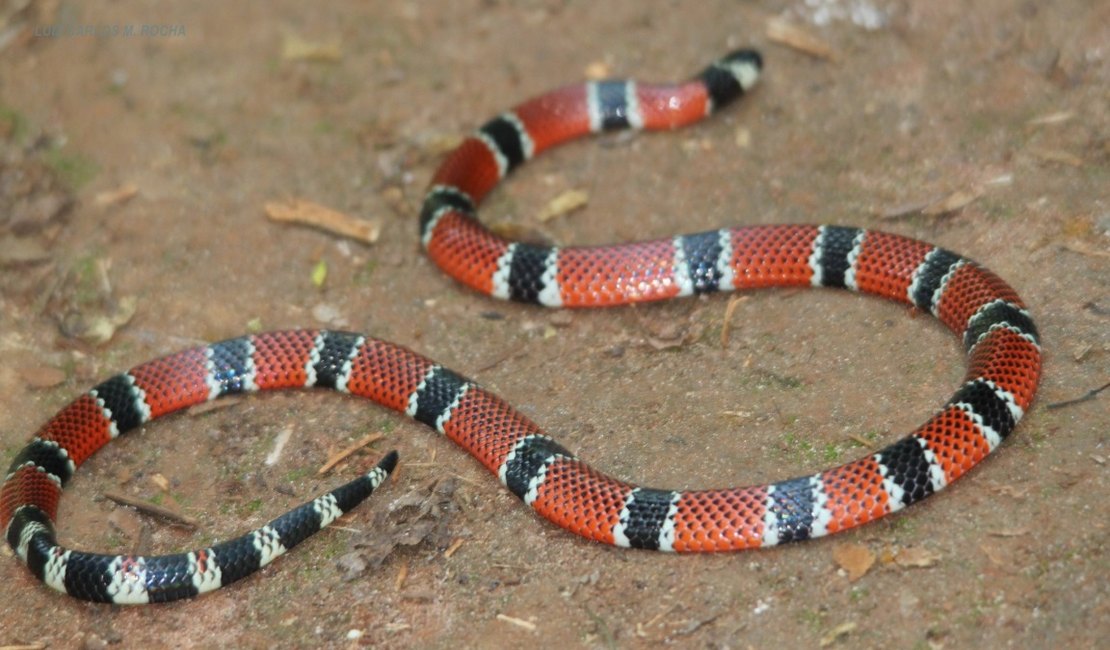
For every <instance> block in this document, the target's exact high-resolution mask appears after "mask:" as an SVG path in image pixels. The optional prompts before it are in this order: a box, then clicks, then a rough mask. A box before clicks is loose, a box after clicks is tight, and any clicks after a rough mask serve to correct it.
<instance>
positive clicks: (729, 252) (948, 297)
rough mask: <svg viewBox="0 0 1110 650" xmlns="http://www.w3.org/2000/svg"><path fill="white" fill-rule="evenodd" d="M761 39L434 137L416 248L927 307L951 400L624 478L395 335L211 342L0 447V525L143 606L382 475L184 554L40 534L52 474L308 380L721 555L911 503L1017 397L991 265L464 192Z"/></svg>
mask: <svg viewBox="0 0 1110 650" xmlns="http://www.w3.org/2000/svg"><path fill="white" fill-rule="evenodd" d="M761 69H762V59H761V57H760V55H759V54H758V53H757V52H755V51H752V50H740V51H737V52H734V53H732V54H729V55H728V56H726V57H724V58H722V59H720V60H718V61H716V62H714V63H713V64H712V65H710V66H709V67H707V68H706V69H705V70H703V71H702V72H701V73H700V74H699V75H697V76H696V77H695V78H693V79H692V80H690V81H688V82H685V83H680V84H660V85H652V84H644V83H637V82H635V81H598V82H588V83H584V84H578V85H573V86H569V87H565V88H562V89H559V90H555V91H552V92H549V93H547V94H544V95H542V96H539V97H536V98H534V99H532V100H530V101H527V102H525V103H523V104H521V105H519V106H517V107H516V108H514V109H512V110H510V111H507V112H505V113H502V114H501V115H499V116H497V117H495V118H493V119H492V120H490V121H489V122H487V123H486V124H485V125H483V126H482V127H481V128H479V129H478V130H477V131H476V132H475V133H474V134H472V135H471V136H470V137H468V138H466V139H465V140H464V141H463V143H462V144H461V145H460V146H459V147H458V148H457V149H455V150H454V151H453V152H452V153H451V154H449V155H448V156H447V158H446V160H445V161H444V162H443V163H442V165H441V166H440V167H439V169H438V171H437V172H436V173H435V175H434V177H433V179H432V183H431V188H430V190H429V191H428V194H427V197H426V200H425V202H424V206H423V209H422V212H421V215H420V235H421V241H422V243H423V245H424V247H425V248H426V249H427V252H428V254H429V255H430V257H431V258H432V259H433V260H434V261H435V263H436V264H438V265H439V266H440V267H441V268H442V269H443V270H444V271H446V272H447V273H448V274H449V275H451V276H452V277H454V278H456V279H457V280H458V281H460V282H462V283H463V284H466V285H468V286H470V287H472V288H474V289H476V290H477V291H479V292H481V293H485V294H488V295H491V296H494V297H497V298H506V299H511V300H516V301H521V302H528V303H538V304H541V305H545V306H549V307H592V306H609V305H620V304H627V303H633V302H643V301H654V300H662V299H666V298H672V297H676V296H688V295H692V294H700V293H706V292H712V291H728V290H739V289H748V288H756V287H794V286H820V287H841V288H845V289H850V290H852V291H858V292H862V293H868V294H874V295H878V296H882V297H885V298H888V299H891V300H894V301H897V302H901V303H904V304H907V305H912V306H915V307H917V308H918V309H920V310H922V311H926V312H929V313H932V314H933V315H935V316H936V317H937V318H939V319H940V321H941V322H942V323H944V324H945V325H947V326H948V328H949V329H951V330H952V331H953V332H955V333H956V334H957V335H959V336H960V337H961V338H962V340H963V344H964V347H965V348H966V350H967V354H968V358H969V363H968V370H967V374H966V376H965V378H964V380H963V382H962V383H961V384H960V386H959V388H958V389H957V390H956V392H955V394H954V395H953V396H952V398H951V399H950V400H948V402H947V403H946V404H945V405H944V406H943V408H941V409H940V410H939V411H938V412H937V413H936V414H935V415H933V416H932V417H931V418H929V420H928V421H927V422H925V423H924V424H923V425H921V426H920V427H919V428H917V429H916V430H915V431H913V432H912V433H911V434H909V435H908V436H906V437H904V438H902V439H901V440H898V441H897V442H895V443H893V444H891V445H889V446H887V447H885V448H883V449H881V450H879V451H876V452H873V453H869V454H867V455H866V456H864V457H862V458H859V459H858V460H854V461H852V462H849V463H847V464H845V465H841V466H839V467H834V468H832V469H828V470H825V471H822V472H820V473H817V474H813V475H809V476H802V477H799V478H792V479H789V480H784V481H781V482H779V483H773V484H770V485H756V486H751V487H743V488H731V489H720V490H695V491H682V492H679V491H671V490H659V489H651V488H642V487H636V486H633V485H630V484H628V483H625V482H623V481H619V480H616V479H613V478H610V477H608V476H606V475H604V474H602V473H600V472H598V471H597V470H594V469H592V468H591V467H590V466H588V465H586V464H585V463H584V462H582V461H580V460H578V459H577V458H576V457H575V456H574V454H573V453H571V452H570V451H568V450H567V449H565V448H563V447H562V446H561V445H559V444H558V443H557V442H556V441H555V440H553V439H552V438H550V437H548V436H547V435H546V434H545V433H544V432H543V431H542V430H541V429H540V428H539V427H538V426H537V425H535V424H533V423H532V422H531V421H529V420H528V419H527V418H525V417H524V416H522V415H521V414H520V413H518V412H517V411H515V410H514V409H513V408H512V407H510V406H509V405H507V404H506V403H505V402H503V401H502V400H501V399H499V398H498V397H496V396H495V395H493V394H491V393H489V392H488V391H486V390H484V389H482V388H481V387H479V386H478V385H476V384H475V383H473V382H471V381H469V380H467V379H466V378H464V377H462V376H461V375H459V374H456V373H454V372H452V371H451V370H448V369H446V368H444V367H442V366H439V365H437V364H435V363H434V362H432V361H430V360H428V359H425V358H424V357H422V356H420V355H418V354H416V353H414V352H411V351H409V350H406V349H404V348H402V347H399V346H396V345H393V344H391V343H387V342H385V341H379V340H375V339H372V338H368V337H364V336H362V335H359V334H353V333H349V332H335V331H308V330H296V331H287V332H274V333H269V334H258V335H252V336H244V337H240V338H235V339H230V340H227V341H223V342H221V343H215V344H212V345H208V346H204V347H198V348H194V349H190V350H186V351H183V352H179V353H177V354H173V355H170V356H167V357H163V358H161V359H157V360H154V361H150V362H148V363H145V364H142V365H140V366H138V367H136V368H133V369H132V370H130V371H128V372H125V373H123V374H119V375H116V376H114V377H112V378H110V379H108V380H107V381H104V382H103V383H101V384H99V385H97V386H96V387H95V388H93V389H92V390H90V391H89V392H88V393H86V394H84V395H82V396H80V397H79V398H77V399H76V400H75V401H74V402H72V403H71V404H70V405H69V406H67V407H66V408H65V409H63V410H62V411H61V412H60V413H58V414H57V415H56V416H54V417H53V418H52V419H51V420H49V421H48V422H47V423H46V424H45V425H44V426H43V427H42V428H41V429H40V430H39V431H38V433H37V434H36V435H35V436H34V438H33V439H32V440H31V442H30V443H29V444H28V445H27V446H26V447H25V448H24V449H23V450H22V451H20V452H19V453H18V454H17V455H16V457H15V459H14V460H13V461H12V463H11V466H10V468H9V470H8V474H7V476H6V478H5V479H4V484H3V488H2V491H0V526H2V527H3V529H4V532H5V535H6V537H7V540H8V543H9V544H10V545H11V547H12V548H13V549H15V552H16V554H17V555H18V557H19V558H20V559H21V560H23V561H24V562H25V563H26V564H27V566H28V567H29V568H30V570H31V572H32V573H33V574H34V575H35V576H36V577H37V578H39V579H40V580H42V581H43V582H45V583H46V584H47V585H49V586H50V587H52V588H54V589H56V590H58V591H63V592H66V593H68V594H70V595H72V596H76V597H78V598H83V599H87V600H93V601H104V602H113V603H147V602H162V601H169V600H175V599H178V598H184V597H189V596H194V595H196V594H199V593H203V592H206V591H210V590H212V589H216V588H218V587H221V586H223V585H226V584H228V583H230V582H233V581H235V580H238V579H239V578H242V577H244V576H246V575H249V574H250V573H252V572H254V571H256V570H258V569H259V568H260V567H262V566H265V565H266V564H267V563H269V562H270V561H271V560H273V559H274V558H276V557H278V556H279V555H281V554H282V553H284V552H285V551H286V550H288V549H289V548H291V547H293V546H294V545H296V544H298V543H299V542H301V541H302V540H304V539H305V538H307V537H308V536H310V535H312V534H313V533H315V532H317V531H318V530H320V529H321V528H323V527H324V526H326V525H328V524H329V523H331V522H332V521H334V520H335V519H336V518H337V517H339V516H340V515H341V514H342V513H344V512H346V511H347V510H349V509H351V508H353V507H354V506H355V505H357V504H358V503H359V502H361V501H362V500H363V499H365V498H366V497H367V496H369V495H370V493H371V492H372V491H373V490H374V489H375V488H377V487H378V485H379V484H380V483H381V482H382V481H384V480H385V478H386V477H387V476H388V474H389V473H390V471H392V469H393V468H394V465H395V463H396V462H397V455H396V453H395V452H391V453H389V454H388V455H386V456H385V457H384V458H383V459H382V460H381V462H380V463H379V464H378V465H377V466H376V467H374V468H373V469H371V470H370V471H369V472H368V473H366V474H364V475H362V476H360V477H358V478H356V479H355V480H354V481H352V482H350V483H348V484H347V485H344V486H342V487H340V488H338V489H336V490H334V491H332V492H330V493H328V494H326V495H324V496H322V497H320V498H317V499H315V500H313V501H311V502H309V503H307V504H305V505H302V506H300V507H299V508H296V509H294V510H292V511H290V512H289V513H286V514H285V515H283V516H281V517H279V518H278V519H275V520H274V521H272V522H270V523H269V524H268V525H266V526H263V527H261V528H259V529H257V530H255V531H252V532H250V533H248V534H246V535H244V536H242V537H239V538H236V539H233V540H231V541H228V542H224V543H221V544H216V545H214V546H211V547H209V548H205V549H202V550H199V551H195V552H191V553H182V554H174V555H164V556H146V557H143V556H134V555H101V554H92V553H84V552H79V551H72V550H68V549H65V548H63V547H61V546H59V545H58V544H57V542H56V537H55V531H54V519H55V514H56V511H57V505H58V501H59V498H60V496H61V493H62V488H63V486H65V484H66V482H67V481H68V480H69V479H70V478H71V477H72V475H73V473H74V471H75V470H76V468H77V467H78V466H79V465H81V463H83V462H84V461H85V459H87V458H88V457H89V456H90V455H91V454H92V453H93V452H95V451H96V450H97V449H99V448H100V447H101V446H103V445H104V444H106V443H107V442H109V441H110V440H112V439H113V438H115V437H116V436H118V435H120V434H123V433H126V432H127V431H130V430H133V429H135V428H136V427H138V426H141V425H143V424H144V423H146V422H147V421H149V420H152V419H154V418H157V417H160V416H162V415H165V414H167V413H170V412H173V411H177V410H180V409H182V408H185V407H188V406H190V405H194V404H199V403H202V402H205V401H208V400H212V399H215V398H217V397H220V396H223V395H228V394H234V393H242V392H250V391H256V390H272V389H281V388H301V387H310V386H316V387H325V388H331V389H334V390H337V391H340V392H343V393H351V394H353V395H359V396H361V397H365V398H368V399H370V400H372V401H375V402H377V403H379V404H381V405H383V406H386V407H388V408H391V409H394V410H396V411H400V412H403V413H405V414H406V415H408V416H410V417H412V418H414V419H416V420H419V421H420V422H423V423H425V424H427V425H428V426H430V427H432V428H434V429H435V430H436V431H438V432H440V433H442V434H444V435H445V436H447V437H449V438H451V439H452V440H454V441H455V442H456V443H458V444H459V446H461V447H462V448H463V449H465V450H466V451H468V452H469V453H470V454H471V455H472V456H474V457H475V458H476V459H477V460H478V461H479V462H480V463H481V464H482V465H484V466H485V467H486V468H487V469H489V470H490V471H491V472H493V473H494V474H496V475H497V476H498V477H499V478H500V480H501V482H502V483H503V484H504V485H505V486H506V487H507V488H508V489H509V490H510V491H512V493H513V494H515V495H517V496H518V497H520V499H522V500H523V501H524V502H525V503H526V504H528V505H529V506H531V507H532V508H533V509H535V510H536V511H537V512H538V513H540V514H541V515H543V516H544V517H546V518H547V519H549V520H551V521H552V522H554V523H555V524H557V525H559V526H562V527H563V528H566V529H567V530H570V531H572V532H575V533H577V534H579V535H582V536H584V537H587V538H590V539H593V540H597V541H599V542H603V543H606V544H612V545H616V546H626V547H635V548H646V549H658V550H664V551H677V552H693V551H727V550H737V549H746V548H755V547H765V546H773V545H776V544H782V543H785V542H792V541H798V540H804V539H809V538H814V537H820V536H822V535H827V534H831V533H836V532H839V531H842V530H845V529H848V528H852V527H854V526H858V525H860V524H864V523H867V522H869V521H872V520H874V519H877V518H879V517H882V516H884V515H886V514H889V513H892V512H895V511H898V510H900V509H902V508H903V507H905V506H907V505H909V504H911V503H915V502H917V501H920V500H922V499H924V498H925V497H927V496H929V495H931V494H933V493H934V492H936V491H938V490H940V489H941V488H943V487H945V486H947V485H948V484H950V483H951V482H952V481H954V480H956V479H957V478H959V477H960V476H962V475H963V474H964V473H965V472H967V471H968V470H970V469H971V468H972V467H974V466H975V465H976V464H977V463H979V462H980V461H981V460H983V459H984V458H985V457H986V456H987V455H988V454H989V453H990V452H991V451H992V450H993V449H994V448H995V447H996V446H998V445H999V443H1001V442H1002V440H1003V439H1004V438H1006V436H1007V435H1008V434H1009V433H1010V432H1011V431H1012V430H1013V429H1014V427H1015V425H1016V424H1017V422H1018V420H1019V419H1020V418H1021V417H1022V415H1023V414H1024V413H1025V412H1026V411H1027V410H1028V408H1029V406H1030V403H1031V402H1032V400H1033V395H1034V393H1035V391H1036V388H1037V383H1038V381H1039V378H1040V372H1041V351H1040V346H1039V341H1038V335H1037V331H1036V328H1035V326H1034V325H1033V321H1032V320H1031V318H1030V316H1029V314H1028V313H1027V311H1026V309H1025V305H1024V304H1023V303H1022V301H1021V299H1020V298H1019V297H1018V296H1017V295H1016V293H1015V292H1014V291H1013V290H1012V289H1011V288H1010V287H1009V286H1008V285H1007V284H1006V283H1004V282H1003V281H1002V280H1000V279H999V278H998V277H997V276H995V275H994V274H993V273H991V272H990V271H988V270H986V269H985V268H983V267H982V266H979V265H978V264H976V263H974V262H972V261H971V260H968V259H966V258H964V257H961V256H959V255H957V254H955V253H952V252H950V251H947V250H945V249H943V248H938V247H935V246H932V245H930V244H927V243H924V242H921V241H917V240H914V239H908V238H905V237H901V236H898V235H892V234H886V233H882V232H876V231H872V230H864V229H860V228H852V227H846V226H833V225H826V226H816V225H775V226H750V227H737V228H725V229H721V230H714V231H710V232H704V233H698V234H693V235H680V236H677V237H673V238H670V239H661V240H656V241H644V242H636V243H629V244H619V245H614V246H596V247H568V248H563V247H551V246H539V245H534V244H528V243H518V242H510V241H507V240H505V239H503V238H501V237H500V236H498V235H495V234H493V233H491V232H490V231H489V230H487V229H486V228H485V227H483V226H482V225H481V224H480V223H479V221H478V219H477V214H476V208H477V205H478V204H479V203H480V202H481V201H482V199H483V198H484V197H485V196H486V194H487V193H489V191H490V190H491V189H493V187H494V186H495V185H496V184H497V183H498V181H500V180H501V179H502V178H504V177H505V176H506V175H507V174H508V173H509V172H510V171H512V170H513V169H514V168H515V167H517V166H518V165H520V164H521V163H523V162H525V161H527V160H528V159H530V158H532V157H533V156H535V155H537V154H539V153H540V152H542V151H544V150H545V149H547V148H549V147H552V146H554V145H556V144H559V143H561V142H564V141H566V140H569V139H572V138H576V137H578V136H582V135H586V134H589V133H598V132H601V131H608V130H613V129H645V130H654V129H673V128H677V127H679V126H683V125H687V124H690V123H693V122H697V121H698V120H701V119H702V118H704V117H705V116H707V115H709V114H710V113H712V112H714V111H716V110H718V109H720V108H722V107H723V106H725V105H726V104H728V103H730V102H731V101H733V100H734V99H736V98H738V97H740V96H741V95H743V94H744V93H745V92H747V91H748V90H749V89H750V88H751V87H752V86H753V85H754V84H755V83H756V81H757V79H758V78H759V74H760V72H761Z"/></svg>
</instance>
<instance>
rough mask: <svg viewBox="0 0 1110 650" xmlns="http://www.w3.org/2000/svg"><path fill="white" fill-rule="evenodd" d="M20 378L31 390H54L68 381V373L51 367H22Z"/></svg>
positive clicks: (19, 370)
mask: <svg viewBox="0 0 1110 650" xmlns="http://www.w3.org/2000/svg"><path fill="white" fill-rule="evenodd" d="M18 372H19V378H20V379H22V380H23V382H24V383H25V384H27V385H28V386H30V387H31V388H53V387H54V386H57V385H58V384H60V383H62V382H63V381H65V380H66V373H65V372H64V371H62V370H59V369H57V368H51V367H50V366H22V367H20V368H19V369H18Z"/></svg>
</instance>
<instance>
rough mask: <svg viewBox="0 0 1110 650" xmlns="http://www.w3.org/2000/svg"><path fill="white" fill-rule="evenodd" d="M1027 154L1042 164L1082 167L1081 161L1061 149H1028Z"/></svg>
mask: <svg viewBox="0 0 1110 650" xmlns="http://www.w3.org/2000/svg"><path fill="white" fill-rule="evenodd" d="M1028 151H1029V153H1030V154H1032V155H1033V157H1035V158H1038V159H1040V160H1042V161H1044V162H1050V163H1061V164H1064V165H1068V166H1071V167H1082V166H1083V159H1082V158H1080V157H1079V156H1077V155H1075V154H1073V153H1071V152H1068V151H1063V150H1061V149H1041V148H1038V147H1030V148H1029V150H1028Z"/></svg>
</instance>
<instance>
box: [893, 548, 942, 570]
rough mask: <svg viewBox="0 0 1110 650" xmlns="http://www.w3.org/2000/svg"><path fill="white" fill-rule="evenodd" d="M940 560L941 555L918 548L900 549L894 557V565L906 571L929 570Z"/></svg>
mask: <svg viewBox="0 0 1110 650" xmlns="http://www.w3.org/2000/svg"><path fill="white" fill-rule="evenodd" d="M940 558H941V556H940V553H936V552H934V551H930V550H929V549H926V548H921V547H919V546H918V547H910V548H903V549H899V550H898V552H897V553H895V555H894V563H895V564H897V565H898V566H900V567H902V568H905V569H913V568H928V567H931V566H933V565H935V564H936V563H937V561H938V560H940Z"/></svg>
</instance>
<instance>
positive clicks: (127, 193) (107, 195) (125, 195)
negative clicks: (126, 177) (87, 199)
mask: <svg viewBox="0 0 1110 650" xmlns="http://www.w3.org/2000/svg"><path fill="white" fill-rule="evenodd" d="M138 193H139V188H138V187H135V186H134V185H131V184H130V183H128V184H127V185H123V186H121V187H118V188H116V189H114V190H105V191H103V192H99V193H97V195H96V196H95V197H94V198H93V203H95V204H96V205H98V206H100V207H102V208H105V207H108V206H110V205H118V204H121V203H127V202H128V201H130V200H131V199H133V198H134V197H135V195H136V194H138Z"/></svg>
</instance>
